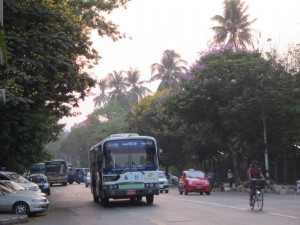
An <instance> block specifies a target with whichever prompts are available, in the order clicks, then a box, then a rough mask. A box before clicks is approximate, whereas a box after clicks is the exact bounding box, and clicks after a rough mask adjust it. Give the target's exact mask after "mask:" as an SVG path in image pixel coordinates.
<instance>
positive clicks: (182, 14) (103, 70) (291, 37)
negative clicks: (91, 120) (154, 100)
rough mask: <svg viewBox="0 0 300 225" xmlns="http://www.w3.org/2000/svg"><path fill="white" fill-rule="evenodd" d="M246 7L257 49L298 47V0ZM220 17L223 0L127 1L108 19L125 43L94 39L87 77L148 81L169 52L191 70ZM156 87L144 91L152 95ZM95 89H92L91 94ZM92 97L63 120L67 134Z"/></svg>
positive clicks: (257, 0)
mask: <svg viewBox="0 0 300 225" xmlns="http://www.w3.org/2000/svg"><path fill="white" fill-rule="evenodd" d="M244 2H245V4H246V5H248V6H249V9H248V14H249V15H250V19H255V18H256V19H257V21H256V22H255V23H254V25H253V26H252V28H253V29H256V30H258V31H260V32H261V39H260V44H261V46H260V48H262V47H267V45H268V44H267V39H268V38H271V39H272V46H273V47H276V48H279V49H281V50H282V51H284V50H285V49H287V46H288V44H289V43H291V42H300V13H299V9H300V1H299V0H284V1H282V0H277V1H274V0H245V1H244ZM217 14H219V15H223V0H132V1H131V2H129V4H128V5H127V9H126V10H125V9H119V10H115V11H114V12H113V13H112V14H111V15H110V18H111V19H112V20H113V22H115V23H116V24H118V25H119V30H120V31H121V32H123V33H126V35H127V36H129V37H131V39H122V40H120V41H117V42H113V41H111V40H110V39H108V38H104V39H103V38H99V37H96V35H95V36H94V40H95V43H94V46H95V48H96V49H97V50H98V51H99V53H100V55H101V56H102V59H101V60H100V63H99V65H97V66H96V67H95V69H94V70H93V71H92V72H91V74H92V77H93V78H96V79H98V80H99V79H101V78H104V77H105V76H106V75H107V74H108V73H110V72H112V71H114V70H116V71H120V70H128V69H129V68H130V67H132V68H137V69H139V70H140V71H141V75H142V80H149V79H150V75H151V74H150V65H151V64H152V63H160V59H161V56H162V53H163V51H164V50H166V49H173V50H175V51H176V52H177V53H178V54H180V56H181V58H182V59H184V60H186V61H187V62H188V63H189V65H191V64H192V63H193V62H195V60H196V59H197V58H198V53H199V52H201V51H205V50H207V43H208V41H209V40H210V39H211V38H212V36H213V33H212V31H211V30H210V28H211V27H212V26H215V25H217V24H216V23H215V22H213V21H212V20H211V17H213V16H214V15H217ZM156 86H157V85H156V84H152V85H150V86H149V88H150V89H152V90H156ZM97 91H98V88H97V89H94V90H93V93H95V94H97V93H98V92H97ZM93 98H95V95H94V96H91V97H89V98H87V99H86V101H85V102H82V103H81V104H80V105H81V107H80V108H77V109H74V111H80V112H81V115H80V116H78V117H76V118H67V119H64V120H63V122H64V123H68V126H67V128H68V129H69V128H70V126H72V125H73V124H74V123H79V122H80V121H82V120H84V119H85V118H86V115H87V114H89V113H91V112H92V111H93V109H94V104H93V100H92V99H93Z"/></svg>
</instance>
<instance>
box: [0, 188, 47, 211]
mask: <svg viewBox="0 0 300 225" xmlns="http://www.w3.org/2000/svg"><path fill="white" fill-rule="evenodd" d="M48 208H49V201H48V199H47V198H46V197H43V196H38V195H29V194H24V193H22V192H16V191H13V190H11V189H10V188H7V187H5V186H3V185H1V184H0V211H1V212H10V213H15V214H17V215H29V214H33V213H40V212H44V211H46V210H48Z"/></svg>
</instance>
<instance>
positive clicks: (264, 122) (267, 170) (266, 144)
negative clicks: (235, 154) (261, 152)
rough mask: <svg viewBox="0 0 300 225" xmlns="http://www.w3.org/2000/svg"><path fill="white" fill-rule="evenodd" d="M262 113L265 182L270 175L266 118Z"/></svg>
mask: <svg viewBox="0 0 300 225" xmlns="http://www.w3.org/2000/svg"><path fill="white" fill-rule="evenodd" d="M262 113H263V114H262V121H263V127H264V144H265V167H266V178H267V180H269V178H270V174H269V154H268V142H267V125H266V116H265V112H264V110H263V112H262Z"/></svg>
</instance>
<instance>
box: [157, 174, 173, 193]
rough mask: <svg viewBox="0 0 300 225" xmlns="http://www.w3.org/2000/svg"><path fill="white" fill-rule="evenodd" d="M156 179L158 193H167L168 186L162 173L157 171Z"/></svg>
mask: <svg viewBox="0 0 300 225" xmlns="http://www.w3.org/2000/svg"><path fill="white" fill-rule="evenodd" d="M158 179H159V192H160V193H163V192H166V193H169V188H170V184H169V181H168V179H167V177H166V175H165V172H164V171H159V175H158Z"/></svg>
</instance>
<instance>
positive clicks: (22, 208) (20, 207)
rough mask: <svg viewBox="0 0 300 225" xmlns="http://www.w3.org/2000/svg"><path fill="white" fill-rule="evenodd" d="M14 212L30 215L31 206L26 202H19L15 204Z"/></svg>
mask: <svg viewBox="0 0 300 225" xmlns="http://www.w3.org/2000/svg"><path fill="white" fill-rule="evenodd" d="M13 213H15V214H17V215H28V214H29V206H28V205H27V204H26V203H25V202H17V203H16V204H14V206H13Z"/></svg>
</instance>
